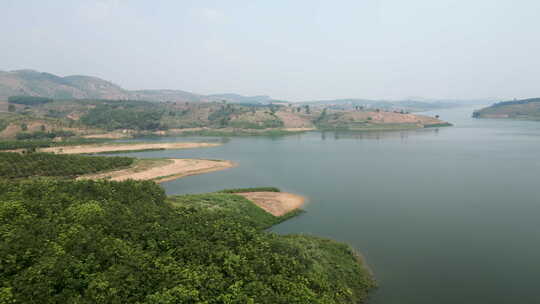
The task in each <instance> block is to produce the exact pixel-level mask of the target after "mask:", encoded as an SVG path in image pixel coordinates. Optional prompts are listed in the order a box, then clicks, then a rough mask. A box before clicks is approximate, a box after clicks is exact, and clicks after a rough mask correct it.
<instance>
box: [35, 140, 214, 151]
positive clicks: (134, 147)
mask: <svg viewBox="0 0 540 304" xmlns="http://www.w3.org/2000/svg"><path fill="white" fill-rule="evenodd" d="M219 145H220V144H217V143H195V142H178V143H136V144H130V143H126V144H91V145H80V146H64V147H50V148H42V149H39V151H40V152H52V153H57V154H92V153H105V152H122V151H144V150H169V149H192V148H202V147H215V146H219Z"/></svg>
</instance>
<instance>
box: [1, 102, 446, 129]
mask: <svg viewBox="0 0 540 304" xmlns="http://www.w3.org/2000/svg"><path fill="white" fill-rule="evenodd" d="M9 106H10V107H11V112H3V113H0V138H15V137H17V138H22V137H24V138H33V139H41V138H36V137H39V136H42V137H47V134H50V133H51V132H58V131H59V130H67V131H69V132H70V134H71V136H93V135H96V134H104V133H108V134H109V135H111V136H113V135H114V137H115V138H118V137H122V136H129V135H134V134H141V133H143V134H149V133H154V134H158V135H169V134H178V133H185V134H188V133H189V134H192V135H197V134H199V135H262V134H269V132H270V133H271V134H277V133H276V132H282V133H284V132H298V131H307V130H314V129H323V130H353V131H355V130H358V131H361V130H386V129H410V128H424V127H430V126H445V125H448V123H447V122H444V121H442V120H440V119H438V118H436V117H426V116H422V115H417V114H410V113H407V112H405V111H403V110H402V111H383V110H380V109H368V108H360V107H356V108H355V109H349V110H336V109H332V108H321V107H310V106H309V105H305V106H301V107H297V106H293V105H292V104H287V105H277V104H270V105H260V104H231V103H225V102H202V103H201V102H163V103H154V102H148V101H134V100H123V101H122V100H116V101H115V100H92V99H87V100H67V99H64V100H53V99H46V98H37V97H29V98H25V97H17V98H13V97H12V98H10V104H9ZM39 132H41V133H39ZM43 132H45V133H43Z"/></svg>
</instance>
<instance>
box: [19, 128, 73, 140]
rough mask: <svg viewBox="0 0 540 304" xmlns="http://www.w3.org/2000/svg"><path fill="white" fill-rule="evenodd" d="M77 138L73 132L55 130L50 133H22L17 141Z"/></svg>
mask: <svg viewBox="0 0 540 304" xmlns="http://www.w3.org/2000/svg"><path fill="white" fill-rule="evenodd" d="M72 136H75V133H73V131H65V130H54V131H50V132H45V131H35V132H20V133H17V135H16V138H17V140H33V139H53V138H56V137H72Z"/></svg>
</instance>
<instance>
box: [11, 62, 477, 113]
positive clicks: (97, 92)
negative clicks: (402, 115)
mask: <svg viewBox="0 0 540 304" xmlns="http://www.w3.org/2000/svg"><path fill="white" fill-rule="evenodd" d="M15 95H28V96H41V97H50V98H55V99H124V100H125V99H131V100H146V101H161V102H164V101H172V102H212V101H222V100H226V101H228V102H233V103H252V104H257V103H260V104H268V103H271V102H283V101H280V100H275V99H272V98H271V97H270V96H266V95H260V96H243V95H239V94H234V93H228V94H211V95H203V94H197V93H192V92H188V91H183V90H169V89H163V90H126V89H123V88H122V87H120V86H119V85H116V84H114V83H112V82H110V81H106V80H103V79H100V78H97V77H92V76H84V75H72V76H65V77H61V76H57V75H54V74H51V73H44V72H38V71H35V70H15V71H0V100H6V99H7V98H8V97H9V96H15ZM475 102H476V101H458V100H434V99H430V100H428V99H422V98H415V99H414V100H413V99H407V100H403V101H397V102H396V101H385V100H370V99H359V98H350V99H334V100H315V101H305V102H302V103H303V104H314V105H321V106H332V105H343V106H371V107H380V108H392V107H395V106H396V105H399V106H402V107H407V108H412V109H414V108H418V109H424V108H430V107H432V106H433V105H434V104H436V107H437V108H440V107H450V106H455V105H457V104H464V103H475ZM428 105H431V106H428Z"/></svg>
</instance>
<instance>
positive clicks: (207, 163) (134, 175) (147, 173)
mask: <svg viewBox="0 0 540 304" xmlns="http://www.w3.org/2000/svg"><path fill="white" fill-rule="evenodd" d="M234 166H235V163H233V162H231V161H225V160H207V159H140V160H137V162H136V163H135V165H134V166H133V167H131V168H127V169H122V170H117V171H111V172H106V173H99V174H89V175H83V176H80V177H78V178H77V179H108V180H113V181H123V180H127V179H134V180H153V181H156V182H158V183H161V182H166V181H170V180H174V179H177V178H181V177H185V176H189V175H196V174H202V173H207V172H212V171H218V170H224V169H227V168H232V167H234Z"/></svg>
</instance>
